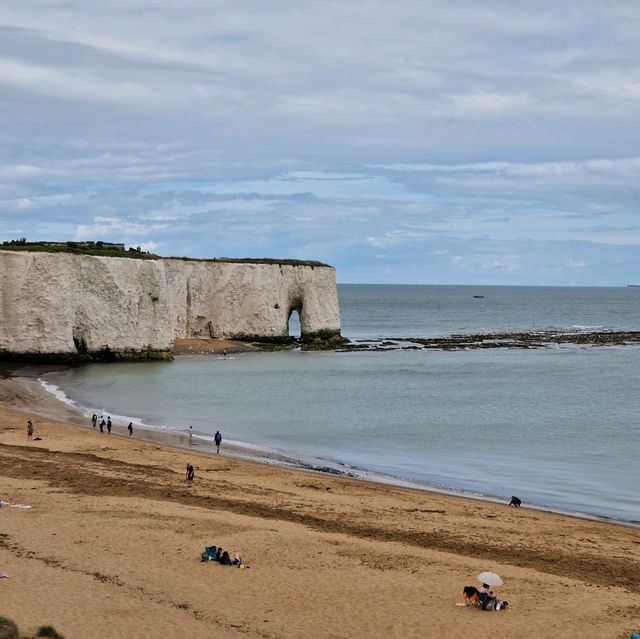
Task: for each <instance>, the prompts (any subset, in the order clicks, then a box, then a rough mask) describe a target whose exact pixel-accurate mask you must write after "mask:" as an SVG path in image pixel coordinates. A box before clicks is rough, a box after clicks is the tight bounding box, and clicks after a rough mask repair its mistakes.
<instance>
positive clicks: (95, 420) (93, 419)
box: [91, 413, 98, 430]
mask: <svg viewBox="0 0 640 639" xmlns="http://www.w3.org/2000/svg"><path fill="white" fill-rule="evenodd" d="M91 425H92V426H93V428H94V430H95V427H96V426H97V425H98V416H97V415H96V414H95V413H94V414H93V415H92V416H91Z"/></svg>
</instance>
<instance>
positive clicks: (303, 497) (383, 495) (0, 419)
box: [0, 379, 640, 639]
mask: <svg viewBox="0 0 640 639" xmlns="http://www.w3.org/2000/svg"><path fill="white" fill-rule="evenodd" d="M44 416H47V418H46V419H45V417H44ZM28 418H32V419H33V420H34V422H35V429H36V430H35V436H36V437H40V438H41V440H40V441H30V442H29V441H27V435H26V420H27V419H28ZM125 435H126V432H123V429H121V428H118V429H117V430H116V431H114V433H113V434H112V435H107V434H106V433H105V434H100V433H99V432H96V431H93V430H92V429H91V428H90V424H84V420H83V418H82V417H81V416H80V415H78V414H77V413H74V411H73V410H72V409H71V408H69V407H66V406H64V405H63V404H61V403H59V402H57V401H56V400H55V399H54V398H51V397H47V396H45V395H43V393H42V392H40V391H39V389H38V388H37V384H36V383H35V382H34V381H33V380H31V381H29V380H22V379H5V380H0V460H1V461H0V499H3V500H5V501H7V502H9V503H12V504H15V503H19V504H26V505H30V506H32V508H30V509H23V508H12V507H10V506H8V505H5V506H3V507H1V508H0V523H1V525H0V572H3V573H6V574H7V575H9V578H7V579H0V602H1V605H0V615H5V616H7V617H9V618H12V619H13V620H15V621H16V622H17V623H18V625H19V626H20V628H21V630H22V631H23V632H29V631H33V630H34V629H35V628H36V627H38V626H39V625H42V624H52V625H53V626H55V627H56V629H57V630H58V631H59V632H61V633H62V634H64V635H65V636H66V637H67V639H74V638H86V637H96V638H99V637H127V638H129V637H131V638H133V637H140V638H143V637H144V638H147V637H184V636H188V637H196V638H199V637H202V638H205V637H221V638H224V637H238V636H242V637H261V638H268V637H273V638H276V637H301V636H306V637H442V636H448V637H469V636H487V637H489V636H490V637H493V638H501V637H502V638H505V639H507V638H513V637H554V638H555V637H558V638H561V637H567V638H569V637H571V638H572V639H574V638H575V637H581V638H593V639H602V638H608V637H612V638H620V639H622V638H623V637H628V636H629V634H630V632H631V630H632V629H637V628H638V627H640V578H639V575H640V530H638V529H637V528H631V527H626V526H620V525H615V524H611V523H605V522H599V521H589V520H584V519H577V518H572V517H566V516H561V515H556V514H553V513H545V512H540V511H537V510H529V509H527V508H526V507H523V508H521V509H515V508H509V507H508V506H507V505H506V504H504V505H502V504H494V503H487V502H480V501H476V500H469V499H465V498H461V497H454V496H447V495H440V494H433V493H425V492H421V491H415V490H411V489H404V488H398V487H392V486H385V485H378V484H373V483H368V482H364V481H359V480H354V479H349V478H343V477H334V476H330V475H325V474H321V473H315V472H311V471H303V470H291V469H286V468H279V467H275V466H270V465H266V464H258V463H253V462H248V461H243V460H239V459H235V458H231V457H229V456H228V455H225V454H224V447H223V450H222V453H221V454H220V455H216V454H214V453H205V452H201V451H197V450H189V449H185V448H184V447H178V446H171V445H168V443H164V442H163V441H162V440H160V439H158V440H156V441H148V440H143V439H141V438H139V437H138V436H137V435H138V433H136V434H135V436H134V437H133V438H128V437H126V436H125ZM174 443H182V442H174ZM187 462H191V463H192V464H193V465H194V466H195V471H196V478H195V481H194V483H193V484H192V485H191V484H187V482H186V481H185V478H184V470H185V465H186V463H187ZM212 544H215V545H221V546H223V547H224V548H225V549H228V550H229V551H230V552H232V553H233V552H236V551H238V552H241V553H242V556H243V558H244V560H245V562H246V564H247V565H248V566H249V568H248V569H247V570H237V569H235V568H231V567H223V566H220V565H218V564H214V563H201V562H200V553H201V551H202V550H203V548H204V546H205V545H212ZM484 570H491V571H495V572H497V573H499V574H500V575H501V576H502V577H503V579H504V580H505V585H504V586H503V587H502V588H501V589H499V595H500V596H501V597H502V598H504V599H506V600H508V602H509V605H510V611H508V612H496V613H490V612H482V611H479V610H477V609H473V608H463V607H459V606H457V605H456V604H457V603H459V602H461V601H462V598H461V592H462V588H463V586H464V585H466V584H473V585H477V582H476V580H475V576H476V575H477V574H478V573H480V572H481V571H484Z"/></svg>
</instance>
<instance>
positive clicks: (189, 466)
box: [187, 464, 196, 481]
mask: <svg viewBox="0 0 640 639" xmlns="http://www.w3.org/2000/svg"><path fill="white" fill-rule="evenodd" d="M195 476H196V471H195V470H194V468H193V464H187V481H193V478H194V477H195Z"/></svg>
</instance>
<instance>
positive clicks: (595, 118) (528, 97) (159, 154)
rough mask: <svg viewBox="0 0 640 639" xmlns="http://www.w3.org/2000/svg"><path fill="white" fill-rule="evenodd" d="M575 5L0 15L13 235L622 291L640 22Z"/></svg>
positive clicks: (379, 272) (283, 6) (639, 174)
mask: <svg viewBox="0 0 640 639" xmlns="http://www.w3.org/2000/svg"><path fill="white" fill-rule="evenodd" d="M581 7H582V8H583V10H582V11H576V10H575V7H574V6H573V5H572V4H571V3H566V2H551V1H550V0H543V1H542V2H540V3H537V4H536V5H535V6H534V5H528V4H523V3H512V4H505V3H504V2H498V1H497V0H488V1H487V2H483V3H477V2H469V1H467V0H463V1H462V2H459V3H451V2H445V0H435V1H434V2H432V3H429V6H428V7H426V5H425V3H424V2H422V0H403V2H402V3H400V4H398V3H388V2H382V1H381V0H373V1H372V2H371V3H370V4H368V5H367V8H366V11H364V10H363V8H362V6H361V5H359V4H358V3H345V2H339V1H338V0H328V2H325V3H322V4H318V5H313V4H307V5H304V6H297V7H296V10H295V11H293V10H292V5H291V3H290V2H289V1H288V0H274V1H273V2H271V3H269V4H268V5H266V4H264V3H258V2H254V1H253V0H248V1H247V2H243V3H214V4H211V3H210V2H206V1H205V0H194V1H193V2H190V3H188V4H184V3H183V4H177V3H175V2H174V1H173V0H156V1H155V2H154V3H152V4H150V3H148V2H147V1H146V0H113V1H112V2H109V3H99V2H97V1H94V0H88V1H87V2H83V3H79V4H78V3H71V4H69V3H64V2H51V1H50V0H35V1H34V2H31V3H26V4H25V3H23V4H22V5H17V4H12V3H4V4H3V5H2V6H0V87H1V88H2V94H3V104H4V105H5V108H4V109H2V110H1V111H0V220H2V224H1V226H2V229H13V230H16V229H28V235H29V236H30V237H33V238H36V237H37V238H39V239H64V240H66V239H73V238H86V239H105V240H113V241H122V240H125V241H127V242H132V243H135V244H142V243H143V242H144V243H145V246H152V244H153V245H154V249H153V250H157V251H159V252H164V253H167V254H180V253H182V254H191V255H196V256H206V257H210V256H214V255H229V256H231V257H233V256H246V255H254V256H264V257H268V256H269V255H276V256H284V257H287V256H295V257H302V258H304V257H308V258H315V259H319V260H322V261H326V262H330V263H333V264H335V265H336V266H337V268H338V277H339V279H340V280H341V281H348V280H349V279H350V278H355V279H357V280H358V281H367V279H368V281H389V280H390V279H391V280H394V281H412V282H417V281H423V282H431V281H438V282H442V283H444V282H454V281H457V282H465V281H473V282H477V281H479V279H481V278H485V281H488V280H491V281H492V282H494V283H538V282H540V281H545V282H547V283H560V284H561V283H565V282H572V283H586V284H588V283H615V282H617V281H618V280H619V279H620V277H621V273H623V272H624V271H627V272H635V271H634V269H636V271H637V268H638V261H639V260H640V257H637V256H636V253H634V251H637V244H638V230H637V220H638V217H639V216H640V211H639V208H640V204H639V199H638V190H637V184H638V179H639V178H640V157H638V151H637V150H638V148H640V129H639V128H638V127H637V111H638V109H637V107H638V99H639V96H640V93H639V92H638V87H639V86H640V65H639V64H638V60H640V40H639V39H638V38H637V30H638V25H640V7H638V6H637V5H636V4H634V3H627V2H623V1H620V2H613V3H609V4H608V5H603V4H602V3H598V2H595V0H593V1H592V0H586V2H585V4H584V5H581ZM2 232H3V233H8V232H9V231H6V230H3V231H2ZM21 234H24V232H22V233H21ZM98 235H99V236H101V237H98ZM7 239H11V237H9V238H7ZM458 258H460V259H458Z"/></svg>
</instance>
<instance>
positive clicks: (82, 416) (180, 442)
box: [10, 376, 640, 530]
mask: <svg viewBox="0 0 640 639" xmlns="http://www.w3.org/2000/svg"><path fill="white" fill-rule="evenodd" d="M10 379H13V380H14V381H16V382H17V383H20V384H24V385H26V386H27V387H28V388H29V389H30V391H31V392H32V393H33V394H34V395H40V397H41V399H42V401H43V403H44V404H45V405H46V407H47V408H46V410H45V411H41V412H38V411H36V412H35V413H34V412H30V413H29V414H31V415H34V414H35V415H38V416H39V417H41V418H48V419H53V420H54V421H60V422H66V423H69V424H72V425H74V426H76V427H79V428H83V429H86V430H91V429H90V428H89V427H88V425H87V424H88V422H89V421H90V409H88V408H85V407H81V406H78V405H77V404H75V403H74V402H73V401H72V400H70V399H66V400H65V399H62V398H61V397H59V396H58V395H57V394H56V393H55V392H54V391H53V390H49V389H47V388H46V386H45V385H48V383H47V382H46V381H45V380H41V379H40V377H37V376H34V377H30V376H29V377H27V376H25V377H20V376H18V377H11V378H10ZM55 388H56V389H57V388H58V387H55ZM59 390H60V392H61V393H62V394H64V391H63V390H62V389H59ZM65 397H66V395H65ZM47 411H49V412H47ZM112 416H113V420H114V434H117V435H118V436H120V437H125V438H128V436H127V435H126V434H123V433H121V432H118V431H117V430H115V429H116V428H117V429H124V428H125V426H126V420H128V419H131V418H130V417H126V418H125V417H124V416H120V415H116V414H115V413H112ZM118 420H120V421H121V422H122V423H120V424H118ZM133 420H134V436H133V438H132V439H134V440H136V439H137V440H141V441H145V442H150V443H155V444H161V445H164V446H170V447H174V448H178V449H181V450H189V451H194V452H198V453H202V454H206V455H215V454H216V453H215V452H214V451H213V450H212V447H213V435H210V436H209V435H202V434H198V433H194V435H193V443H191V444H190V443H189V436H188V434H187V433H186V431H185V432H184V433H183V432H180V431H178V430H173V429H170V428H161V427H159V426H154V425H149V424H145V423H143V422H141V421H140V419H139V418H137V417H135V418H133ZM223 449H224V451H225V454H227V455H228V456H231V457H233V458H235V459H238V460H243V461H247V462H250V463H257V464H266V465H268V466H273V467H276V468H287V469H291V470H299V471H303V472H314V473H321V474H325V475H332V476H336V477H342V478H345V479H355V480H359V481H365V482H369V483H372V484H374V485H380V486H394V487H398V488H404V489H407V490H414V491H416V492H417V493H430V494H436V495H443V496H450V497H454V498H463V499H471V500H476V501H479V502H483V503H486V504H495V505H506V504H508V500H506V499H504V498H500V497H498V496H493V495H484V494H478V493H473V492H470V491H465V490H457V489H455V488H452V487H447V486H438V485H432V484H427V483H421V482H418V481H413V480H411V479H407V478H404V477H400V476H395V475H385V474H383V473H380V472H376V471H372V470H368V469H366V468H358V467H352V466H347V465H346V464H344V463H342V462H339V461H332V460H327V459H321V458H317V459H315V460H314V459H312V458H308V459H307V458H299V457H293V456H291V455H289V454H287V453H286V452H283V451H277V450H272V449H267V448H264V447H260V446H257V445H254V444H251V443H249V442H237V441H233V440H231V441H230V440H225V441H224V444H223ZM524 507H525V508H527V509H529V510H533V511H538V512H541V513H553V514H556V515H561V516H565V517H573V518H576V519H581V520H586V521H594V522H602V523H608V524H612V525H616V526H622V527H627V528H633V529H639V530H640V521H635V520H628V519H616V518H613V517H608V516H605V515H598V514H595V513H585V512H577V511H570V510H563V509H561V508H554V507H552V506H545V505H539V504H531V503H525V505H524Z"/></svg>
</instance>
